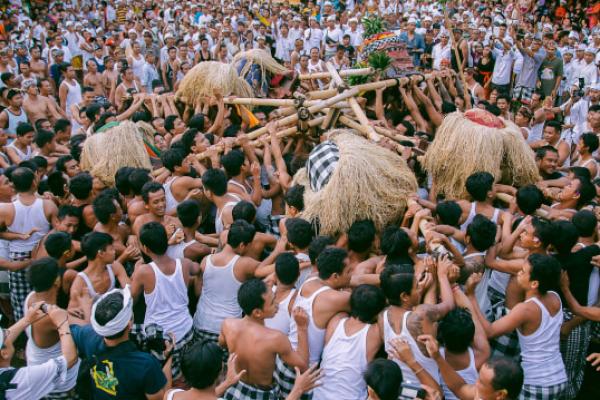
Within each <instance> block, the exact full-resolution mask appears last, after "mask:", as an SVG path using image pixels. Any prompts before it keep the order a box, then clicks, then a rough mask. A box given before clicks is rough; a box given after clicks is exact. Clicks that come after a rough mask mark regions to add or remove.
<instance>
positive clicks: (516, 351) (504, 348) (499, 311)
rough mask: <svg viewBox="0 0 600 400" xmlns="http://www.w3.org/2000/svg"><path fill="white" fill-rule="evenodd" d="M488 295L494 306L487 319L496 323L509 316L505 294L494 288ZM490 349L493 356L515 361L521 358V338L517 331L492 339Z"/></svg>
mask: <svg viewBox="0 0 600 400" xmlns="http://www.w3.org/2000/svg"><path fill="white" fill-rule="evenodd" d="M487 293H488V297H489V299H490V303H491V305H492V306H491V311H490V313H489V314H488V315H487V316H486V317H487V319H488V320H489V321H490V322H494V321H497V320H499V319H500V318H502V317H504V316H505V315H507V314H508V312H509V310H508V309H507V308H506V305H505V304H504V299H505V296H504V294H502V293H500V292H499V291H497V290H495V289H494V288H492V287H488V292H487ZM490 347H491V350H492V356H504V357H509V358H512V359H515V360H518V359H519V358H520V357H521V346H520V345H519V336H518V335H517V331H516V330H514V331H512V332H510V333H507V334H504V335H502V336H498V337H497V338H494V339H491V340H490Z"/></svg>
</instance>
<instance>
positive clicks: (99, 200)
mask: <svg viewBox="0 0 600 400" xmlns="http://www.w3.org/2000/svg"><path fill="white" fill-rule="evenodd" d="M92 209H93V210H94V216H96V219H97V220H98V222H100V223H101V224H107V223H108V221H110V216H111V215H113V214H114V213H116V212H117V206H115V203H114V197H113V196H111V195H108V194H100V195H99V196H98V197H96V198H95V199H94V202H93V203H92Z"/></svg>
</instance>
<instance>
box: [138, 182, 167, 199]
mask: <svg viewBox="0 0 600 400" xmlns="http://www.w3.org/2000/svg"><path fill="white" fill-rule="evenodd" d="M161 190H162V191H163V192H164V191H165V188H164V187H163V185H161V184H160V183H158V182H155V181H148V182H146V183H144V186H142V199H144V203H146V204H148V201H150V193H156V192H158V191H161Z"/></svg>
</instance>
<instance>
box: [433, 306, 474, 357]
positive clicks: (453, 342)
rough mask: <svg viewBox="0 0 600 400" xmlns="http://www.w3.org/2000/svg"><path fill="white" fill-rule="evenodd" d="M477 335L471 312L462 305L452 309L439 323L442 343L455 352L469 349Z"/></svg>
mask: <svg viewBox="0 0 600 400" xmlns="http://www.w3.org/2000/svg"><path fill="white" fill-rule="evenodd" d="M474 336H475V323H474V322H473V317H472V316H471V312H470V311H469V310H468V309H466V308H462V307H456V308H454V309H452V311H450V312H449V313H448V314H446V316H445V317H444V318H442V319H441V320H440V322H439V324H438V334H437V338H438V341H439V342H440V345H442V346H444V347H445V348H446V349H448V350H449V351H451V352H453V353H462V352H465V351H467V349H468V348H469V345H470V344H471V342H472V341H473V337H474Z"/></svg>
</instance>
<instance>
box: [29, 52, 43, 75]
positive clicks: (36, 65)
mask: <svg viewBox="0 0 600 400" xmlns="http://www.w3.org/2000/svg"><path fill="white" fill-rule="evenodd" d="M29 54H30V55H31V61H30V62H29V63H30V66H31V72H32V73H33V74H35V75H36V76H37V77H38V78H46V77H47V76H48V64H47V63H46V61H44V60H43V59H42V51H41V49H40V48H39V46H33V47H32V48H31V49H30V50H29Z"/></svg>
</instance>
